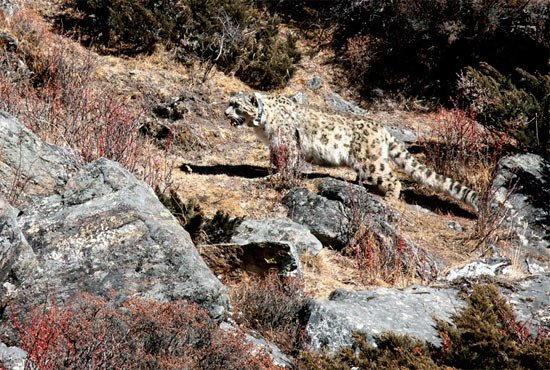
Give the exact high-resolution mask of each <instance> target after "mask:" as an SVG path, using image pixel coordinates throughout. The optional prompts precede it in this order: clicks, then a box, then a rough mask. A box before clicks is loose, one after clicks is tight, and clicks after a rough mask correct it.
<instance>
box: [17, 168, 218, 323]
mask: <svg viewBox="0 0 550 370" xmlns="http://www.w3.org/2000/svg"><path fill="white" fill-rule="evenodd" d="M21 211H22V214H21V215H20V216H19V219H18V222H19V224H20V226H21V229H22V231H23V233H24V234H25V236H26V238H27V241H28V242H29V244H30V245H31V246H32V248H33V250H34V251H35V253H36V255H37V259H38V268H37V270H36V272H35V273H34V274H33V275H32V277H31V281H30V282H28V283H27V284H25V287H23V288H22V289H21V291H20V293H21V295H25V296H27V297H32V298H33V299H35V298H40V297H41V298H44V297H45V294H46V293H47V292H54V293H55V296H56V298H57V299H58V300H61V301H65V300H66V299H68V298H69V297H70V296H72V295H74V294H75V293H79V292H90V293H94V294H99V295H108V294H109V292H110V291H111V290H112V291H114V292H116V293H117V294H118V295H119V297H121V298H125V297H130V296H132V297H135V296H141V297H144V298H148V299H154V300H159V301H164V300H178V299H185V300H190V301H193V302H197V303H200V304H202V305H203V306H205V307H207V308H209V309H210V310H211V313H212V314H213V315H221V314H222V313H223V311H224V309H225V307H226V305H227V300H228V298H227V294H226V290H225V288H224V287H223V285H222V284H221V283H220V282H219V281H218V279H216V277H215V276H214V275H213V274H212V273H211V271H210V270H209V269H208V267H207V266H206V264H205V263H204V261H203V260H202V259H201V257H200V255H199V254H198V252H197V250H196V249H195V247H194V245H193V243H192V241H191V239H190V237H189V234H188V233H187V232H186V231H185V230H184V229H183V228H182V227H181V226H180V225H179V223H178V222H177V220H176V219H175V218H174V217H173V216H172V215H171V214H170V212H169V211H168V210H167V209H166V208H165V207H164V206H163V205H162V204H161V203H160V202H159V200H158V199H157V197H156V196H155V194H154V193H153V191H152V190H151V189H150V188H149V187H148V186H147V185H145V184H144V183H142V182H140V181H138V180H137V179H136V178H135V177H134V176H133V175H131V174H130V173H129V172H128V171H126V170H125V169H124V168H122V167H121V166H120V165H119V164H118V163H116V162H112V161H109V160H106V159H100V160H98V161H95V162H93V163H91V164H89V165H87V166H85V167H83V168H82V169H81V170H80V171H79V172H77V173H76V174H74V175H73V176H72V177H71V179H70V180H69V182H68V183H67V184H66V186H65V187H64V188H63V189H62V191H61V192H60V194H54V195H51V196H48V197H43V198H41V199H37V200H36V201H35V202H34V203H33V204H31V205H30V206H28V207H25V208H22V209H21Z"/></svg>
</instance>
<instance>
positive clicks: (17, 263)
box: [0, 196, 36, 306]
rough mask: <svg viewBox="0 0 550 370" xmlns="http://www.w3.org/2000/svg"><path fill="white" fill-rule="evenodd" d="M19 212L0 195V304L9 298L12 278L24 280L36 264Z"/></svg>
mask: <svg viewBox="0 0 550 370" xmlns="http://www.w3.org/2000/svg"><path fill="white" fill-rule="evenodd" d="M17 213H18V211H17V209H15V208H13V207H12V206H10V205H9V204H8V203H7V202H6V201H5V199H4V198H3V197H2V196H0V306H2V305H3V304H5V303H6V302H5V300H6V299H9V295H10V294H9V293H10V289H9V288H10V287H11V286H12V282H11V281H10V280H12V279H15V280H18V281H22V280H24V278H25V277H26V276H28V275H29V274H30V272H31V271H32V269H33V268H34V267H35V264H36V257H35V255H34V252H33V251H32V249H31V247H30V246H29V244H28V243H27V240H26V239H25V236H24V235H23V233H22V232H21V229H20V228H19V224H18V222H17Z"/></svg>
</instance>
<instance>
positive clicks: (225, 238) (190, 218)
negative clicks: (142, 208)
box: [156, 188, 243, 244]
mask: <svg viewBox="0 0 550 370" xmlns="http://www.w3.org/2000/svg"><path fill="white" fill-rule="evenodd" d="M156 193H157V196H158V198H159V200H160V201H161V202H162V204H164V206H165V207H166V208H168V210H170V212H171V213H172V215H174V217H176V219H177V220H178V221H179V223H180V224H181V225H182V226H183V228H184V229H185V230H187V232H188V233H189V234H190V235H191V239H192V240H193V242H194V243H195V244H219V243H227V242H229V240H230V239H231V237H232V236H233V234H234V233H235V231H236V230H237V227H239V225H240V224H241V223H242V221H243V218H241V217H231V216H230V215H228V214H227V213H224V212H222V211H217V212H216V214H215V215H214V217H213V218H208V217H206V215H205V214H204V212H203V210H202V209H201V207H200V205H199V204H198V203H197V201H196V200H193V199H191V200H190V201H188V202H184V201H182V200H181V198H180V196H179V195H178V193H177V191H175V190H174V189H170V190H169V191H168V194H165V193H163V192H161V191H160V190H159V189H158V188H157V190H156Z"/></svg>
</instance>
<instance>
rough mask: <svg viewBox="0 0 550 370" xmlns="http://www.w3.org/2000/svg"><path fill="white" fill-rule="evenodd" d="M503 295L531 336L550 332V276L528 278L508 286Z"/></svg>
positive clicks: (503, 290) (503, 289)
mask: <svg viewBox="0 0 550 370" xmlns="http://www.w3.org/2000/svg"><path fill="white" fill-rule="evenodd" d="M501 293H502V294H503V295H504V297H506V299H507V300H508V302H510V303H511V304H512V307H513V308H514V312H515V313H516V317H517V319H518V321H519V322H521V323H524V324H525V327H526V328H528V329H530V331H531V334H533V335H537V334H539V333H548V332H550V275H548V274H541V275H536V276H531V277H528V278H526V279H524V280H521V281H518V282H515V283H513V284H509V285H507V286H506V287H505V288H502V289H501Z"/></svg>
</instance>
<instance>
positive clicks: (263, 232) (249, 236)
mask: <svg viewBox="0 0 550 370" xmlns="http://www.w3.org/2000/svg"><path fill="white" fill-rule="evenodd" d="M273 241H275V242H288V243H292V244H293V245H294V246H295V247H296V250H297V252H298V253H299V254H300V255H302V254H304V253H309V254H311V255H313V256H315V255H317V254H318V253H319V252H320V251H321V250H322V249H323V245H322V244H321V242H320V241H319V239H317V238H316V237H314V236H313V235H312V234H311V232H310V231H309V229H308V228H307V227H305V226H303V225H300V224H299V223H296V222H294V221H292V220H289V219H288V218H273V219H266V220H246V221H243V222H242V223H241V224H240V225H239V227H238V228H237V230H236V231H235V234H234V235H233V237H232V238H231V242H232V243H237V244H246V243H251V242H255V243H257V242H273Z"/></svg>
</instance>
